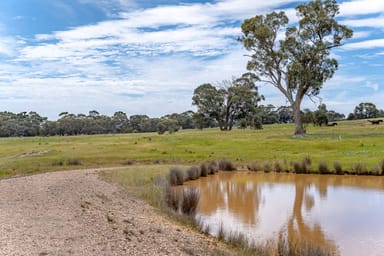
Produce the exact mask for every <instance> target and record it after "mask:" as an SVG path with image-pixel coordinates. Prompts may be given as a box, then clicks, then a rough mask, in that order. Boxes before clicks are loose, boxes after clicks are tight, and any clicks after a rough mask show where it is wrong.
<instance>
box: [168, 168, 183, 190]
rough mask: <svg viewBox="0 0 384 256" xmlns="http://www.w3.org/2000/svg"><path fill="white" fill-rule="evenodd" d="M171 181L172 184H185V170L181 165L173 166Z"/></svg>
mask: <svg viewBox="0 0 384 256" xmlns="http://www.w3.org/2000/svg"><path fill="white" fill-rule="evenodd" d="M169 183H170V184H171V186H179V185H183V184H184V171H183V170H182V169H181V168H180V167H171V169H170V170H169Z"/></svg>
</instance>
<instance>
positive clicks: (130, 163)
mask: <svg viewBox="0 0 384 256" xmlns="http://www.w3.org/2000/svg"><path fill="white" fill-rule="evenodd" d="M133 164H135V161H133V160H125V161H123V162H122V165H133Z"/></svg>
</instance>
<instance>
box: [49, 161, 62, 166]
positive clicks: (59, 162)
mask: <svg viewBox="0 0 384 256" xmlns="http://www.w3.org/2000/svg"><path fill="white" fill-rule="evenodd" d="M52 165H53V166H63V165H64V162H63V160H55V161H53V163H52Z"/></svg>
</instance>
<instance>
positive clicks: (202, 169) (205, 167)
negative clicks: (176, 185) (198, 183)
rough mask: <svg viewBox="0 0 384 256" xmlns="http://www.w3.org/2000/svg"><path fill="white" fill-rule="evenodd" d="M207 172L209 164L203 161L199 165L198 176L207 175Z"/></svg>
mask: <svg viewBox="0 0 384 256" xmlns="http://www.w3.org/2000/svg"><path fill="white" fill-rule="evenodd" d="M208 173H209V165H208V164H207V163H205V162H204V163H202V164H201V165H200V176H201V177H207V176H208Z"/></svg>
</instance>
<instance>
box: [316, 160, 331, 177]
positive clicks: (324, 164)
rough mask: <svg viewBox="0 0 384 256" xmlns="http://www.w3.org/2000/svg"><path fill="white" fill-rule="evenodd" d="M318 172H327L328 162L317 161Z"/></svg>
mask: <svg viewBox="0 0 384 256" xmlns="http://www.w3.org/2000/svg"><path fill="white" fill-rule="evenodd" d="M319 173H320V174H329V173H330V172H329V169H328V164H327V162H324V161H321V162H319Z"/></svg>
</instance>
